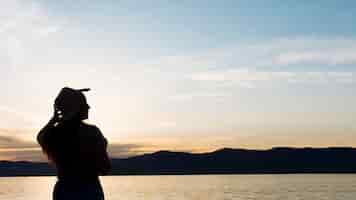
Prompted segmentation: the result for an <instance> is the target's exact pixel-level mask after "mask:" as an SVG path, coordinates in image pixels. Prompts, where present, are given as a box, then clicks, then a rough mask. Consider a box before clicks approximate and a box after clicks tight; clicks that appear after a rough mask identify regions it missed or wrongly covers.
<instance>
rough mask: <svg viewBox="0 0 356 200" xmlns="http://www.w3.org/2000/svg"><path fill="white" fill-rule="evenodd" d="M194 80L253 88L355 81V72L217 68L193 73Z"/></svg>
mask: <svg viewBox="0 0 356 200" xmlns="http://www.w3.org/2000/svg"><path fill="white" fill-rule="evenodd" d="M191 79H192V80H193V81H205V82H230V83H235V84H237V85H239V86H241V87H248V88H252V87H255V86H256V84H258V83H261V84H262V83H263V84H266V83H273V82H286V83H324V84H325V83H354V82H355V81H356V77H355V74H354V73H353V72H323V71H316V72H313V71H307V72H295V71H262V70H250V69H247V68H245V69H228V70H215V71H208V72H202V73H196V74H193V75H191Z"/></svg>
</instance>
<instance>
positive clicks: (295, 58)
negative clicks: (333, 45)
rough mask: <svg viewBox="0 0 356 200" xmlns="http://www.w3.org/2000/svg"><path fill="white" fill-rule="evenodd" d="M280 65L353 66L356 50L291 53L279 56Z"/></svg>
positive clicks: (355, 59)
mask: <svg viewBox="0 0 356 200" xmlns="http://www.w3.org/2000/svg"><path fill="white" fill-rule="evenodd" d="M276 60H277V62H278V63H280V64H295V63H301V62H303V63H306V62H309V63H324V64H351V63H355V62H356V48H349V49H347V48H346V49H331V50H324V49H319V50H313V51H309V50H306V51H293V50H292V51H289V52H286V53H281V54H279V55H278V56H277V59H276Z"/></svg>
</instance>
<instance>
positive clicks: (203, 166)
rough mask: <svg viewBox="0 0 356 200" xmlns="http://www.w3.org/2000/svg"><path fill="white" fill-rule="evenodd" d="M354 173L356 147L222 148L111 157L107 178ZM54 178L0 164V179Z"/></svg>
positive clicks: (42, 169) (47, 171)
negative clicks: (5, 177)
mask: <svg viewBox="0 0 356 200" xmlns="http://www.w3.org/2000/svg"><path fill="white" fill-rule="evenodd" d="M265 173H356V148H351V147H331V148H289V147H276V148H272V149H269V150H247V149H231V148H223V149H219V150H216V151H213V152H209V153H186V152H172V151H158V152H154V153H149V154H143V155H138V156H133V157H129V158H112V170H111V173H110V175H163V174H175V175H178V174H179V175H180V174H182V175H183V174H265ZM48 175H55V169H54V168H53V166H50V165H48V164H47V163H41V162H28V161H0V176H48Z"/></svg>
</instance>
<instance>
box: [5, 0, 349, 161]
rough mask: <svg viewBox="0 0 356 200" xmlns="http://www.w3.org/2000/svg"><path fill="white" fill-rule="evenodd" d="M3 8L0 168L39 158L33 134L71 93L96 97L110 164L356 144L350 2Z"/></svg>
mask: <svg viewBox="0 0 356 200" xmlns="http://www.w3.org/2000/svg"><path fill="white" fill-rule="evenodd" d="M3 5H4V6H2V8H0V13H1V14H0V44H1V45H0V67H1V68H0V72H1V73H0V77H1V82H0V83H1V84H0V89H1V90H2V91H4V92H3V94H1V98H0V105H1V106H0V116H1V118H2V120H1V121H0V136H1V138H0V139H1V141H0V148H1V152H3V153H2V154H3V155H2V157H3V158H4V159H33V158H34V154H33V152H37V151H38V147H36V146H35V144H33V142H34V137H35V135H36V133H37V131H38V130H39V129H40V128H41V126H43V125H44V124H45V123H46V121H47V120H48V119H49V118H50V115H51V112H52V110H51V109H52V104H53V99H54V97H55V96H56V95H57V93H58V92H59V90H60V88H62V87H64V86H70V87H74V88H81V87H91V88H92V89H93V90H92V91H91V92H90V94H88V99H89V103H90V104H91V107H92V108H93V109H92V110H91V117H90V121H91V122H92V123H94V124H97V125H98V126H99V127H100V128H101V129H102V130H103V132H104V134H105V135H106V136H107V137H108V138H109V140H110V141H111V144H112V145H111V153H112V155H114V156H116V155H121V154H130V153H131V154H132V153H137V152H145V151H154V150H158V149H170V150H184V151H210V150H214V149H216V148H221V147H243V148H270V147H273V146H356V144H355V143H354V142H353V139H354V138H355V136H356V126H355V125H354V123H353V120H352V119H353V116H354V114H356V106H355V105H354V102H355V100H356V95H355V94H354V91H355V89H356V82H355V81H356V74H355V73H356V68H355V64H356V37H355V33H356V27H355V26H354V25H353V19H354V18H355V15H356V14H355V13H356V3H354V2H352V1H346V0H345V1H336V0H335V1H331V0H324V1H277V0H270V1H227V0H225V1H158V0H156V1H135V0H132V1H83V0H81V1H76V2H75V3H73V1H69V0H63V1H61V2H58V1H51V0H50V1H45V0H38V1H35V0H28V1H22V0H15V1H10V0H9V1H7V0H5V1H4V2H3ZM45 105H47V106H45ZM9 141H10V142H9ZM14 152H15V153H14ZM29 152H30V153H29ZM36 155H37V154H36ZM31 156H32V157H31Z"/></svg>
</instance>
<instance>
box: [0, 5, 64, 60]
mask: <svg viewBox="0 0 356 200" xmlns="http://www.w3.org/2000/svg"><path fill="white" fill-rule="evenodd" d="M1 4H2V5H1V7H0V43H1V44H2V47H1V48H0V55H2V56H4V55H5V57H7V62H6V61H4V60H3V61H1V63H0V64H2V63H3V64H4V65H5V64H6V65H10V66H12V67H16V66H19V65H22V64H24V63H25V60H26V56H27V47H28V46H30V47H31V51H34V50H35V48H34V47H35V46H33V45H30V43H33V42H39V41H41V42H43V39H45V38H46V37H48V36H49V35H50V34H52V33H55V32H57V31H59V30H60V29H61V28H60V26H59V25H56V24H54V23H53V22H52V20H51V18H50V17H49V15H48V13H47V12H46V10H45V9H44V8H43V7H42V6H41V4H39V3H37V2H35V1H20V0H12V1H1Z"/></svg>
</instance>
